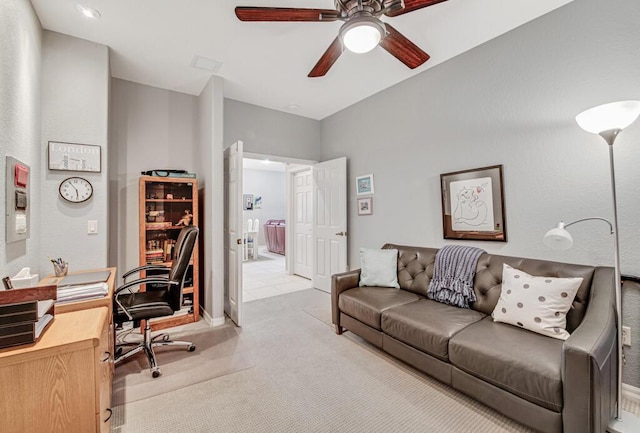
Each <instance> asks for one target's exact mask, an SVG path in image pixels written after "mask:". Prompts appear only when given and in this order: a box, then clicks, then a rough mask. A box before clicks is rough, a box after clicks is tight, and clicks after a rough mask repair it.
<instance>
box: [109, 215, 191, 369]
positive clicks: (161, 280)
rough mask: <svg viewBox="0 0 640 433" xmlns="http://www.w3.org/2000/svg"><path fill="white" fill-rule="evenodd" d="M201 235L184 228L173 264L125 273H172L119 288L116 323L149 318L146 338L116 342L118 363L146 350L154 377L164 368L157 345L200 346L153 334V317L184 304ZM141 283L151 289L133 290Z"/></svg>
mask: <svg viewBox="0 0 640 433" xmlns="http://www.w3.org/2000/svg"><path fill="white" fill-rule="evenodd" d="M197 238H198V228H197V227H194V226H188V227H185V228H183V229H182V230H181V231H180V234H179V235H178V239H177V240H176V259H175V260H174V261H173V263H172V266H171V268H166V267H162V266H159V265H146V266H140V267H138V268H136V269H133V270H131V271H129V272H127V273H126V274H125V275H124V278H125V280H126V278H127V277H128V276H130V275H132V274H134V273H137V272H140V271H154V272H164V273H168V276H163V275H153V276H148V277H146V278H139V279H136V280H134V281H130V282H125V283H124V284H123V285H122V286H120V287H118V289H117V290H116V292H115V296H114V304H113V321H114V323H115V324H116V325H122V323H124V322H128V321H133V322H134V327H136V326H139V323H140V320H146V322H145V323H146V326H145V328H144V338H143V340H142V341H141V342H139V343H138V342H136V343H133V342H122V343H118V344H117V345H116V358H115V360H114V362H115V364H118V363H120V362H122V361H124V360H125V359H127V358H129V357H131V356H133V355H135V354H136V353H138V352H141V351H145V352H146V354H147V357H148V358H149V364H150V366H151V374H152V376H153V377H158V376H160V374H162V372H161V371H160V368H159V367H158V365H157V362H156V355H155V353H154V351H153V348H154V347H156V346H181V347H186V348H187V349H188V350H189V352H193V351H194V350H195V349H196V346H194V344H193V343H191V342H188V341H171V340H170V339H169V336H168V335H167V334H160V335H157V336H155V337H153V338H151V328H150V326H149V319H153V318H155V317H163V316H172V315H173V313H174V312H176V311H178V310H180V308H181V307H182V288H183V286H184V280H185V277H186V274H187V269H188V267H189V261H190V260H191V255H192V254H193V249H194V247H195V244H196V239H197ZM140 284H147V290H146V291H144V292H133V291H132V290H131V288H132V287H136V286H139V285H140ZM151 285H153V286H151ZM193 308H197V305H194V306H193ZM130 346H133V348H132V349H130V350H128V351H126V352H124V348H125V347H130ZM123 352H124V353H123Z"/></svg>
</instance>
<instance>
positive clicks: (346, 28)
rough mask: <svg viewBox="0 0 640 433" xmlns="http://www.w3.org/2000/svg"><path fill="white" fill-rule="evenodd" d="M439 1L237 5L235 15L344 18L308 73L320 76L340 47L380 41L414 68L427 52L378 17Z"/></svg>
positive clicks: (357, 48) (366, 46)
mask: <svg viewBox="0 0 640 433" xmlns="http://www.w3.org/2000/svg"><path fill="white" fill-rule="evenodd" d="M443 1H446V0H334V3H335V10H333V9H301V8H273V7H248V6H238V7H236V16H237V17H238V18H239V19H240V21H315V22H320V21H338V20H340V21H344V24H343V25H342V27H340V31H339V33H338V36H337V37H336V38H335V39H334V40H333V42H332V43H331V45H330V46H329V48H327V50H326V51H325V52H324V54H323V55H322V57H320V60H318V63H316V65H315V66H314V67H313V69H312V70H311V72H310V73H309V75H308V76H309V77H322V76H324V75H325V74H326V73H327V72H328V71H329V69H330V68H331V66H333V64H334V63H335V62H336V60H338V57H340V55H341V54H342V52H343V50H344V47H346V48H347V49H348V50H349V51H353V52H356V53H366V52H368V51H371V50H372V49H374V48H375V47H376V46H377V45H380V46H381V47H382V48H384V49H385V50H387V51H388V52H389V53H391V55H393V56H394V57H395V58H397V59H398V60H400V61H401V62H402V63H404V64H405V65H407V66H408V67H409V68H411V69H414V68H417V67H418V66H420V65H421V64H423V63H424V62H426V61H427V60H429V55H428V54H427V53H425V52H424V51H422V50H421V49H420V48H419V47H418V46H417V45H415V44H414V43H413V42H411V41H410V40H409V39H407V38H406V37H405V36H403V35H402V34H401V33H400V32H398V31H397V30H396V29H395V28H393V27H392V26H391V25H390V24H388V23H385V22H382V21H381V20H380V19H379V18H378V17H380V16H381V15H386V16H388V17H395V16H398V15H402V14H406V13H408V12H413V11H415V10H418V9H422V8H425V7H427V6H431V5H434V4H436V3H441V2H443Z"/></svg>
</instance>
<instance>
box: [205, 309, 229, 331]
mask: <svg viewBox="0 0 640 433" xmlns="http://www.w3.org/2000/svg"><path fill="white" fill-rule="evenodd" d="M200 315H201V316H202V320H204V321H205V322H207V325H209V326H210V327H212V328H215V327H216V326H222V325H224V323H225V321H224V316H222V317H215V318H214V317H211V315H210V314H209V313H207V311H206V310H204V309H201V310H200Z"/></svg>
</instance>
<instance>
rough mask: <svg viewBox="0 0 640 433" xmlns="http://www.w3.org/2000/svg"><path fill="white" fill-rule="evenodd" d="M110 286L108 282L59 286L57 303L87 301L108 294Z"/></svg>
mask: <svg viewBox="0 0 640 433" xmlns="http://www.w3.org/2000/svg"><path fill="white" fill-rule="evenodd" d="M107 293H109V287H108V286H107V283H94V284H80V285H77V286H64V287H60V286H58V299H57V301H56V303H58V304H64V303H66V302H76V301H86V300H89V299H97V298H102V297H104V296H107Z"/></svg>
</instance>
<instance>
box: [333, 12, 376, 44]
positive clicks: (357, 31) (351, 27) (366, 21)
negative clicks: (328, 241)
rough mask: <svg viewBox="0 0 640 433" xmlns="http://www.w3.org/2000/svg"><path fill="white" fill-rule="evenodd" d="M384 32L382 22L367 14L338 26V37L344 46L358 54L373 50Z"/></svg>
mask: <svg viewBox="0 0 640 433" xmlns="http://www.w3.org/2000/svg"><path fill="white" fill-rule="evenodd" d="M384 34H385V30H384V25H383V24H382V22H381V21H380V20H379V19H377V18H375V17H373V16H369V15H364V16H360V17H354V18H352V19H350V20H349V21H348V22H346V23H345V24H343V26H342V27H341V28H340V38H341V39H342V43H343V44H344V46H345V47H346V48H347V49H348V50H349V51H351V52H353V53H358V54H362V53H368V52H369V51H371V50H373V49H374V48H375V47H376V46H377V45H378V44H379V43H380V40H381V39H382V37H383V36H384Z"/></svg>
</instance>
